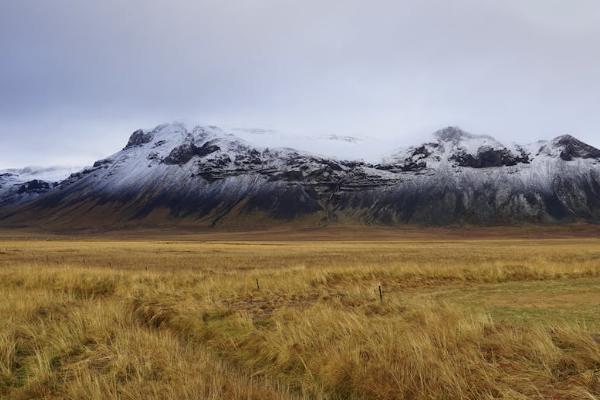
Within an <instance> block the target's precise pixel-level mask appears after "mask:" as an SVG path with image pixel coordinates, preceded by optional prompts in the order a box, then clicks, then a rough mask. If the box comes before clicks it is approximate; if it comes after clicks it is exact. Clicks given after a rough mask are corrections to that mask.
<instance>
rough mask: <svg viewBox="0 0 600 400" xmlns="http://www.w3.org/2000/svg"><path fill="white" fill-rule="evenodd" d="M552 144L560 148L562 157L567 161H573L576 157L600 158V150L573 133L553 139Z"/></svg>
mask: <svg viewBox="0 0 600 400" xmlns="http://www.w3.org/2000/svg"><path fill="white" fill-rule="evenodd" d="M552 145H553V146H554V147H555V148H558V149H560V158H562V159H563V160H565V161H571V160H573V159H574V158H584V159H585V158H595V159H600V150H598V149H597V148H595V147H593V146H590V145H589V144H587V143H584V142H582V141H581V140H579V139H577V138H576V137H574V136H572V135H562V136H558V137H556V138H554V139H553V140H552Z"/></svg>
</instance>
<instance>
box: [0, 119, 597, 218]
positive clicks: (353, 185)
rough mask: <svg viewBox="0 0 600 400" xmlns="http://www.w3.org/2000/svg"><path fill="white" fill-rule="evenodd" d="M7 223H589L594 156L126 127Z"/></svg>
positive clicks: (462, 136)
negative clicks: (381, 146) (343, 148)
mask: <svg viewBox="0 0 600 400" xmlns="http://www.w3.org/2000/svg"><path fill="white" fill-rule="evenodd" d="M1 196H2V195H1V194H0V198H2V199H3V200H2V201H3V202H4V206H3V207H2V208H1V209H0V213H2V214H1V215H2V219H3V221H4V223H6V224H26V223H28V222H30V221H32V220H34V219H35V220H36V221H38V222H39V223H44V224H53V225H57V224H58V225H65V226H77V227H92V226H94V227H97V226H98V225H102V226H107V227H115V226H129V225H162V224H183V223H185V224H196V225H207V226H211V225H213V226H214V225H244V226H258V225H266V224H272V223H277V222H286V223H289V222H290V221H293V222H294V223H300V224H308V225H311V224H320V223H330V222H339V223H344V222H352V223H356V222H361V223H380V224H400V223H425V224H453V223H473V224H505V223H515V222H526V221H528V222H563V221H576V220H585V221H598V220H600V150H598V149H595V148H594V147H591V146H589V145H587V144H585V143H582V142H581V141H579V140H577V139H575V138H573V137H571V136H561V137H558V138H556V139H554V140H551V141H541V142H537V143H534V144H529V145H517V144H510V145H504V144H502V143H500V142H498V141H497V140H495V139H494V138H492V137H489V136H479V135H472V134H469V133H466V132H464V131H462V130H460V129H458V128H453V127H449V128H445V129H442V130H440V131H438V132H436V133H435V134H434V138H433V140H432V141H430V142H427V143H424V144H421V145H418V146H414V147H410V148H406V149H402V150H398V151H395V152H393V154H391V155H390V156H389V157H386V158H385V159H384V160H382V161H381V162H380V163H367V162H364V161H342V160H337V159H333V158H329V157H324V156H316V155H313V154H310V153H306V152H301V151H297V150H293V149H287V148H266V147H258V146H253V145H251V144H249V143H248V142H246V141H244V140H241V139H239V138H238V137H236V136H234V135H232V134H228V133H226V132H224V131H222V130H221V129H219V128H217V127H195V128H193V129H187V128H186V127H185V126H184V125H181V124H167V125H160V126H158V127H156V128H154V129H152V130H138V131H135V132H134V133H133V134H132V135H131V137H130V138H129V141H128V143H127V145H126V146H125V148H123V149H122V150H121V151H119V152H117V153H115V154H113V155H112V156H110V157H107V158H105V159H103V160H99V161H97V162H96V163H95V164H94V165H93V166H92V167H90V168H87V169H84V170H83V171H81V172H78V173H75V174H72V175H70V176H69V177H68V178H67V179H65V180H63V181H61V182H60V183H59V184H57V185H56V186H55V187H54V186H53V187H50V188H48V190H46V192H44V193H40V194H39V195H38V196H37V198H35V199H31V200H29V201H27V202H25V203H23V202H22V201H21V202H18V203H16V205H15V204H14V203H13V205H12V206H8V205H7V204H8V203H9V201H10V199H9V200H7V198H6V197H1Z"/></svg>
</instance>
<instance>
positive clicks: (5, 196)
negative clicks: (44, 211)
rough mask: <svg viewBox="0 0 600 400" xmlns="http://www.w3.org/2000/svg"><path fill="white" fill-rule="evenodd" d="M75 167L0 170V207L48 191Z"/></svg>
mask: <svg viewBox="0 0 600 400" xmlns="http://www.w3.org/2000/svg"><path fill="white" fill-rule="evenodd" d="M77 170H79V168H77V167H47V168H43V167H26V168H20V169H19V168H14V169H4V170H0V207H2V206H8V205H15V204H21V203H26V202H28V201H31V200H33V199H35V198H37V197H38V196H40V195H42V194H44V193H47V192H49V191H50V190H51V189H53V188H54V187H56V186H57V185H58V183H59V182H60V181H62V180H63V179H65V178H66V177H68V176H69V175H70V174H72V173H73V172H75V171H77Z"/></svg>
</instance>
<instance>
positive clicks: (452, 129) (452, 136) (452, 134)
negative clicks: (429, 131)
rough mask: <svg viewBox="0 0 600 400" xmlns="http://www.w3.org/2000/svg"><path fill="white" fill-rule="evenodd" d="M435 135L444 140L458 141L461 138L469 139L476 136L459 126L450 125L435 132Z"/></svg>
mask: <svg viewBox="0 0 600 400" xmlns="http://www.w3.org/2000/svg"><path fill="white" fill-rule="evenodd" d="M433 135H434V136H435V137H436V138H437V139H439V140H441V141H443V142H458V141H460V140H461V139H469V138H472V137H474V136H475V135H472V134H470V133H468V132H465V131H463V130H462V129H460V128H459V127H457V126H448V127H446V128H443V129H440V130H438V131H436V132H434V134H433Z"/></svg>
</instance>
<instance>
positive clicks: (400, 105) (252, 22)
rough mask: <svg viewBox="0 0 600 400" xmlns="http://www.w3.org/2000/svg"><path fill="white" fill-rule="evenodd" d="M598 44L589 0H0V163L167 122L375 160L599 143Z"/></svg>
mask: <svg viewBox="0 0 600 400" xmlns="http://www.w3.org/2000/svg"><path fill="white" fill-rule="evenodd" d="M599 40H600V3H598V2H597V0H574V1H572V2H565V1H562V0H528V1H522V0H505V1H502V2H499V1H495V0H494V1H492V0H456V1H447V0H420V1H383V0H380V1H370V2H366V1H358V0H344V1H322V0H321V1H317V0H305V1H291V0H254V1H252V0H238V1H223V0H220V1H217V0H201V1H196V2H191V1H187V0H185V1H184V0H170V1H167V0H129V1H126V2H123V1H118V0H103V1H96V0H48V1H44V0H19V1H3V2H0V54H2V59H1V61H0V139H1V143H2V146H0V167H8V166H19V165H26V164H65V163H66V164H78V163H87V162H89V161H91V160H93V159H95V158H99V157H101V156H103V155H106V154H109V153H111V152H113V151H115V150H117V149H118V148H120V147H121V146H122V145H123V142H124V141H125V140H126V136H127V134H128V132H130V131H132V130H134V129H135V128H138V127H140V126H142V127H151V126H153V125H156V124H158V123H161V122H165V121H173V120H183V121H188V122H190V123H207V124H216V125H225V126H232V127H233V126H235V127H240V126H241V127H248V128H265V129H272V128H274V129H278V130H280V131H284V132H289V135H296V136H298V137H302V138H304V137H306V136H314V137H322V136H323V135H331V134H335V135H341V136H357V137H368V138H372V139H373V140H374V142H378V143H382V144H383V143H385V146H383V145H382V148H380V149H379V150H381V152H384V151H385V150H387V148H388V146H389V145H390V144H393V143H397V145H398V146H400V145H403V144H407V143H414V142H418V141H420V140H423V139H424V138H426V137H427V136H428V135H429V133H430V132H431V131H433V130H435V129H437V128H438V127H441V126H444V125H449V124H452V125H460V126H462V127H464V128H466V129H467V130H471V131H473V132H476V133H486V134H491V135H494V136H496V137H498V138H499V139H502V140H506V141H519V142H527V141H532V140H536V139H539V138H550V137H552V136H556V135H558V134H562V133H572V134H574V135H576V136H578V137H580V138H581V139H583V140H586V141H588V142H589V143H591V144H594V145H597V146H600V135H599V132H598V127H599V126H600V113H598V108H599V106H600V79H598V77H597V74H598V71H599V70H600V52H598V49H597V47H598V41H599ZM326 150H327V149H326ZM327 151H333V149H329V150H327Z"/></svg>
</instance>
